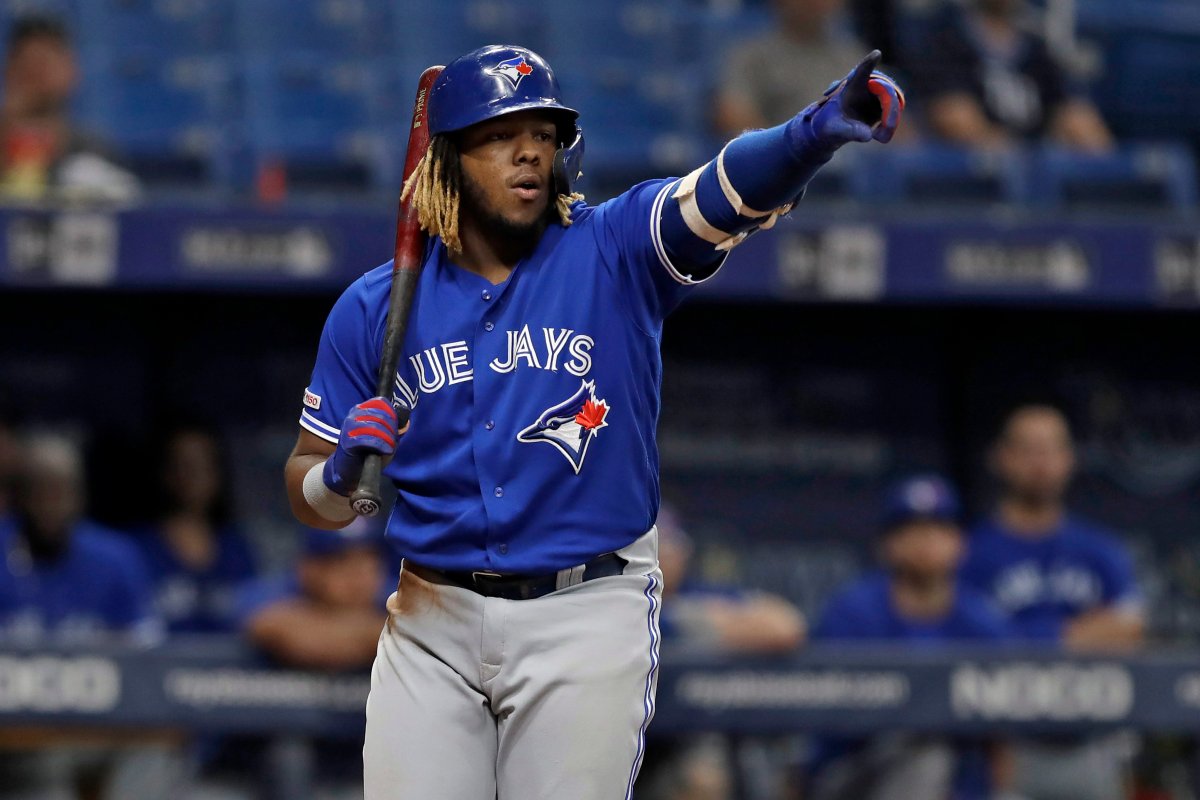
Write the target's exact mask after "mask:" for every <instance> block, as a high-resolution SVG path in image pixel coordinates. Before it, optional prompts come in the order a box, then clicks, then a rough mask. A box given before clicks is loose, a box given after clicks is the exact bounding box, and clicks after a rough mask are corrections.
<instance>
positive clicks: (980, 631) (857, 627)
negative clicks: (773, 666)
mask: <svg viewBox="0 0 1200 800" xmlns="http://www.w3.org/2000/svg"><path fill="white" fill-rule="evenodd" d="M1010 635H1011V631H1010V628H1009V626H1008V623H1007V622H1006V621H1005V620H1004V617H1003V615H1002V614H1001V613H1000V612H999V610H997V609H996V608H995V607H994V606H993V605H992V603H991V602H990V601H989V600H988V599H987V597H985V596H984V595H982V594H980V593H979V592H977V591H975V590H974V589H972V588H971V587H969V586H963V585H961V584H960V585H959V586H958V587H956V590H955V593H954V605H953V606H952V607H951V609H950V610H949V611H948V612H947V613H946V615H945V616H943V617H942V618H941V619H936V620H914V619H909V618H907V617H903V616H901V615H900V614H899V613H898V612H897V610H896V608H895V606H894V605H893V603H892V598H891V593H890V590H889V587H888V576H887V575H886V574H885V573H884V572H882V571H876V572H873V573H871V574H870V575H868V576H866V577H864V578H861V579H860V580H858V581H855V582H854V583H851V584H850V585H849V586H847V587H845V588H843V589H842V590H841V591H839V592H838V593H837V594H835V595H834V596H833V597H832V598H831V599H830V600H829V602H828V603H827V604H826V606H825V609H824V611H823V612H822V614H821V618H820V620H819V621H818V622H817V625H816V627H814V628H813V632H812V640H813V641H822V640H837V641H845V640H847V639H862V640H868V641H905V642H931V643H937V642H956V641H965V640H993V641H994V640H999V639H1004V638H1007V637H1009V636H1010Z"/></svg>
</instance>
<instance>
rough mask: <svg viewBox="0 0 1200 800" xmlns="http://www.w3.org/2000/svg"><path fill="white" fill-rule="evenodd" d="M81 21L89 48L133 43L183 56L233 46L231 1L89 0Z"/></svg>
mask: <svg viewBox="0 0 1200 800" xmlns="http://www.w3.org/2000/svg"><path fill="white" fill-rule="evenodd" d="M80 22H81V24H82V27H83V30H85V31H86V32H87V37H86V39H84V38H82V37H81V41H80V45H81V46H82V47H83V48H84V49H85V50H89V49H100V50H108V51H113V50H117V51H119V50H123V49H124V48H126V47H129V46H135V47H140V48H156V49H159V50H162V51H163V52H164V53H168V54H170V55H173V56H179V55H192V54H197V53H219V52H229V51H231V50H232V49H233V47H234V37H233V30H232V26H233V3H232V0H91V2H88V3H84V4H83V5H82V7H81V9H80Z"/></svg>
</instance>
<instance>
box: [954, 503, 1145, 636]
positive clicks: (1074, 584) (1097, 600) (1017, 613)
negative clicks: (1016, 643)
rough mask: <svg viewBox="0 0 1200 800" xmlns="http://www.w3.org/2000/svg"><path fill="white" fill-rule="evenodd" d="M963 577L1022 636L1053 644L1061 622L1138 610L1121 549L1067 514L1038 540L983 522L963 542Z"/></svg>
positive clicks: (1127, 561)
mask: <svg viewBox="0 0 1200 800" xmlns="http://www.w3.org/2000/svg"><path fill="white" fill-rule="evenodd" d="M962 577H963V580H964V581H966V582H968V583H970V584H971V585H972V586H974V587H975V588H976V589H978V590H979V591H981V592H983V593H985V594H987V595H988V596H989V597H991V598H992V600H993V602H994V603H995V604H996V605H997V606H998V607H999V608H1000V609H1001V610H1002V611H1003V612H1004V613H1006V614H1008V615H1009V617H1010V618H1011V619H1012V622H1013V625H1014V627H1015V628H1016V629H1017V631H1018V632H1019V633H1020V634H1022V635H1023V636H1025V637H1027V638H1034V639H1057V638H1058V637H1059V636H1060V634H1061V632H1062V628H1063V625H1064V624H1065V623H1067V622H1069V621H1070V620H1071V619H1072V618H1074V617H1076V616H1078V615H1080V614H1082V613H1084V612H1086V611H1090V610H1093V609H1098V608H1103V607H1117V608H1125V609H1128V610H1130V611H1131V612H1140V610H1141V607H1142V598H1141V594H1140V593H1139V591H1138V587H1137V580H1136V578H1135V577H1134V572H1133V563H1132V562H1131V561H1130V558H1129V555H1128V553H1126V551H1125V548H1124V547H1123V546H1122V545H1121V543H1120V542H1118V541H1117V540H1116V539H1115V538H1113V537H1112V536H1110V535H1109V534H1108V533H1106V532H1104V531H1102V530H1101V529H1100V528H1098V527H1096V526H1095V525H1092V524H1091V523H1089V522H1085V521H1084V520H1081V519H1079V518H1077V517H1072V516H1067V517H1065V518H1064V519H1063V521H1062V523H1061V524H1060V525H1059V527H1058V529H1057V530H1055V531H1052V532H1050V533H1048V534H1047V535H1044V536H1041V537H1037V538H1032V537H1028V536H1021V535H1018V534H1016V533H1013V532H1012V531H1010V530H1008V529H1007V528H1005V526H1004V525H1003V524H1002V523H1001V522H1000V521H998V520H996V519H988V520H984V521H983V522H981V523H979V524H978V525H976V526H975V527H974V529H973V530H972V532H971V536H970V537H969V539H968V554H967V559H966V561H965V562H964V564H963V569H962Z"/></svg>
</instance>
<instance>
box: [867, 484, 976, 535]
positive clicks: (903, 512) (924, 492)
mask: <svg viewBox="0 0 1200 800" xmlns="http://www.w3.org/2000/svg"><path fill="white" fill-rule="evenodd" d="M961 513H962V506H961V504H960V503H959V501H958V493H957V492H956V491H954V487H953V486H951V485H950V482H949V481H947V480H946V479H945V478H942V477H941V476H939V475H914V476H912V477H909V478H905V479H903V480H900V481H897V482H896V483H894V484H892V485H891V487H889V489H888V491H887V493H886V494H885V495H884V501H883V529H884V530H885V531H890V530H892V529H894V528H897V527H899V526H901V525H903V524H905V523H906V522H912V521H913V520H916V519H931V520H939V521H942V522H950V523H954V524H957V523H958V521H959V515H960V514H961Z"/></svg>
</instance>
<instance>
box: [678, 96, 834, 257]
mask: <svg viewBox="0 0 1200 800" xmlns="http://www.w3.org/2000/svg"><path fill="white" fill-rule="evenodd" d="M834 149H836V148H834ZM834 149H828V148H824V147H820V146H819V145H817V144H816V142H814V140H813V137H812V134H811V129H810V127H809V124H808V120H806V119H805V115H804V114H800V115H797V116H796V117H794V118H793V119H791V120H790V121H788V122H786V123H784V124H783V125H777V126H776V127H774V128H767V129H766V130H758V131H749V132H747V133H744V134H742V135H741V136H739V137H737V138H736V139H734V140H733V141H731V142H730V143H729V144H728V145H726V147H725V151H724V156H723V159H722V160H723V162H724V167H725V176H726V178H727V179H728V181H729V183H730V185H731V186H732V187H733V189H734V190H735V191H736V192H737V194H738V195H739V196H740V197H741V200H742V204H743V206H745V207H747V208H750V209H753V210H754V211H757V212H760V213H759V215H756V216H747V215H745V214H740V213H738V212H737V211H736V210H735V209H734V207H733V205H732V203H731V202H730V200H729V198H728V197H727V196H726V193H725V191H724V190H723V189H722V187H721V182H720V178H719V176H718V173H717V160H716V159H713V160H712V161H710V162H709V163H708V164H707V165H706V166H705V167H704V169H703V171H702V172H701V173H700V177H699V179H698V180H697V181H696V193H695V200H696V207H697V208H698V210H699V211H700V213H701V215H702V216H703V218H704V221H705V222H707V223H708V224H709V225H710V226H712V227H713V228H715V229H716V230H717V231H720V232H723V233H725V234H728V235H729V236H734V235H736V234H739V233H742V232H743V231H747V230H750V229H751V228H754V227H755V226H757V225H759V224H761V223H762V222H763V220H764V215H766V214H769V213H770V212H771V211H773V210H774V209H776V208H778V207H780V206H782V205H785V204H787V203H792V202H795V201H796V200H798V199H799V197H800V196H801V195H802V194H803V193H804V188H805V187H806V186H807V185H808V182H809V181H810V180H812V177H813V175H815V174H816V172H817V170H818V169H820V168H821V167H822V166H823V165H824V164H825V163H827V162H828V161H829V159H830V158H831V157H832V156H833V153H834ZM661 232H662V241H663V244H664V245H665V246H666V249H667V253H668V254H669V255H670V256H671V258H672V260H677V261H679V262H682V263H685V264H689V265H696V266H715V265H717V264H719V263H720V261H721V260H722V258H723V257H724V254H725V251H723V250H716V249H714V243H713V242H710V241H707V240H706V239H704V238H702V237H700V236H699V235H697V234H696V233H695V232H694V231H693V230H692V229H691V228H690V227H689V226H688V224H687V222H686V221H685V220H684V218H683V213H682V211H681V209H680V207H679V201H678V200H674V199H672V200H670V201H669V202H667V203H666V204H665V205H664V206H663V211H662V221H661Z"/></svg>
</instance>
